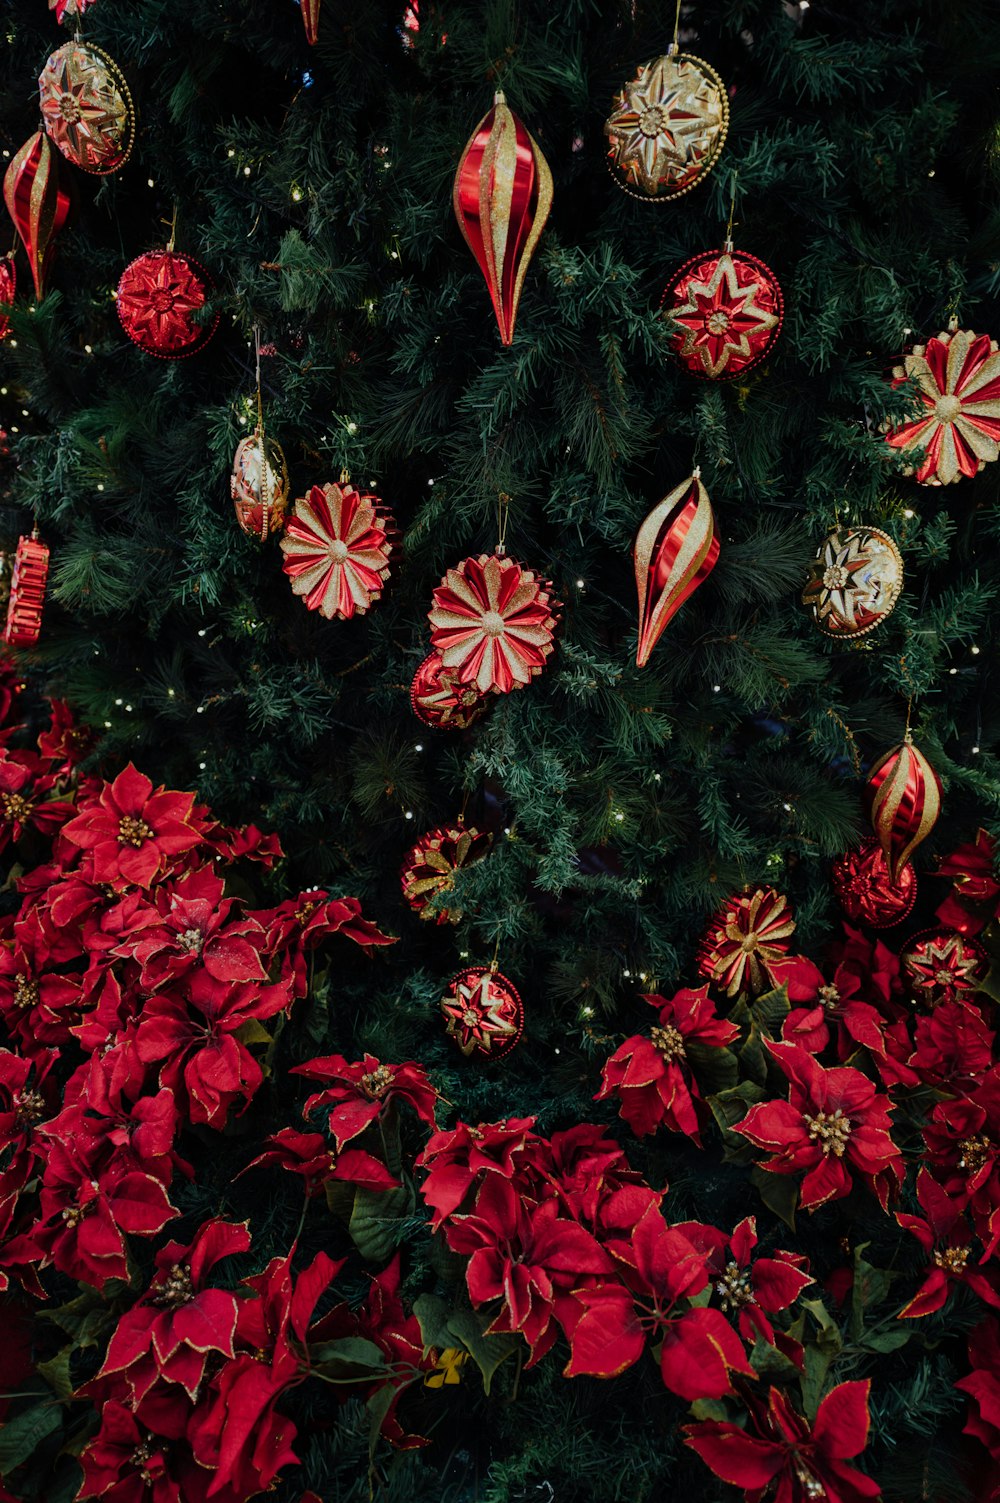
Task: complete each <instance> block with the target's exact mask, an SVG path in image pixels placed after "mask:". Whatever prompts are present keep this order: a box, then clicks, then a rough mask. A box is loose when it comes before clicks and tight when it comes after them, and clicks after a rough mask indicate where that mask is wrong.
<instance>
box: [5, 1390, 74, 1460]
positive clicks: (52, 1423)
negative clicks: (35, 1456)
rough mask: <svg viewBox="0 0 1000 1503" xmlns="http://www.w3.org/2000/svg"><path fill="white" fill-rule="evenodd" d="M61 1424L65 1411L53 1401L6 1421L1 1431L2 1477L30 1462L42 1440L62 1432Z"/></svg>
mask: <svg viewBox="0 0 1000 1503" xmlns="http://www.w3.org/2000/svg"><path fill="white" fill-rule="evenodd" d="M62 1423H63V1412H62V1408H61V1406H60V1405H59V1404H57V1403H56V1402H55V1400H54V1399H44V1400H43V1401H42V1403H40V1404H32V1406H31V1408H30V1409H25V1410H24V1411H23V1412H22V1413H21V1414H15V1416H14V1418H13V1419H5V1420H4V1422H3V1428H2V1429H0V1477H6V1476H8V1475H9V1474H10V1473H11V1472H12V1471H13V1470H14V1468H15V1467H19V1466H20V1465H21V1463H22V1462H24V1461H27V1459H28V1457H29V1456H30V1455H31V1453H32V1452H33V1451H34V1450H36V1449H37V1448H38V1446H40V1445H41V1443H42V1441H43V1440H45V1439H46V1438H47V1437H48V1436H49V1435H52V1434H53V1432H54V1431H56V1430H59V1429H61V1428H62Z"/></svg>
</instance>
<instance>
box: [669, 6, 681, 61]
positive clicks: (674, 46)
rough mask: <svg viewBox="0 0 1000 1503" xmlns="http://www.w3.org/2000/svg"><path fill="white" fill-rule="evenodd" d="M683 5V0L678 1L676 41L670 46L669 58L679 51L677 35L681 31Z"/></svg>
mask: <svg viewBox="0 0 1000 1503" xmlns="http://www.w3.org/2000/svg"><path fill="white" fill-rule="evenodd" d="M682 3H683V0H677V9H676V11H675V12H674V39H673V41H672V42H671V43H670V46H669V47H668V48H667V56H668V57H673V55H674V53H675V52H676V51H677V33H678V32H679V31H680V29H681V5H682Z"/></svg>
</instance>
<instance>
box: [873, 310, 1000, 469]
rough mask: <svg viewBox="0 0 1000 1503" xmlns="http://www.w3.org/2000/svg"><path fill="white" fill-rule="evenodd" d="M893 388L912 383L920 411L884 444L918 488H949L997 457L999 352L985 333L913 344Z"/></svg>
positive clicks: (952, 328) (956, 333) (945, 333)
mask: <svg viewBox="0 0 1000 1503" xmlns="http://www.w3.org/2000/svg"><path fill="white" fill-rule="evenodd" d="M892 374H893V383H892V384H893V386H901V385H902V384H903V383H904V382H906V381H915V382H916V384H917V386H918V388H919V393H920V400H921V401H922V403H923V406H924V411H923V412H922V413H920V414H918V416H916V417H914V418H911V419H910V420H909V421H906V422H903V423H900V424H898V425H897V426H889V427H888V429H887V431H886V435H885V438H886V443H887V444H888V445H889V447H890V448H892V449H895V450H896V451H897V452H898V453H899V454H900V455H902V457H903V458H904V459H906V460H910V457H911V456H914V455H915V454H916V453H917V452H918V451H921V450H922V451H923V458H922V459H920V460H916V459H913V461H912V462H911V463H908V466H907V469H906V473H907V474H909V475H913V476H914V478H915V479H916V480H917V481H919V483H920V484H921V485H952V484H954V482H955V481H957V480H961V479H962V477H963V475H966V476H972V475H976V474H978V473H979V471H980V470H981V469H982V468H983V466H984V465H986V464H989V463H991V462H992V461H993V460H995V459H996V458H997V455H998V453H1000V351H998V349H997V342H996V340H995V339H991V338H990V336H989V335H988V334H975V333H973V331H972V330H971V329H960V328H959V327H958V320H957V319H956V318H953V319H952V320H951V322H950V323H949V325H948V328H947V329H946V330H942V332H941V333H940V334H937V335H935V337H934V338H933V339H929V340H928V341H927V343H926V344H925V345H922V344H916V345H914V346H913V350H912V353H911V354H909V355H907V356H906V357H905V359H904V360H903V363H902V365H898V366H896V367H895V368H894V369H893V373H892Z"/></svg>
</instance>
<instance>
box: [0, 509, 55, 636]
mask: <svg viewBox="0 0 1000 1503" xmlns="http://www.w3.org/2000/svg"><path fill="white" fill-rule="evenodd" d="M48 577H49V548H48V544H47V543H43V542H42V541H41V540H40V538H39V536H38V533H37V531H36V532H33V533H32V534H31V536H30V537H23V538H21V539H20V540H19V541H18V545H17V553H16V554H15V555H14V570H13V573H12V574H11V580H10V600H9V602H8V605H7V625H6V627H5V628H4V634H3V639H4V641H5V642H6V644H7V646H8V647H33V646H34V645H35V643H36V642H37V641H38V635H39V632H40V631H41V629H42V607H43V605H44V604H45V582H46V580H47V579H48Z"/></svg>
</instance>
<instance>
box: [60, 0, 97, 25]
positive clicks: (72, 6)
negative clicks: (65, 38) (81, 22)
mask: <svg viewBox="0 0 1000 1503" xmlns="http://www.w3.org/2000/svg"><path fill="white" fill-rule="evenodd" d="M93 4H94V0H49V10H54V11H55V13H56V20H57V21H58V23H59V25H60V26H61V25H62V23H63V22H64V21H65V20H66V17H67V16H69V17H70V19H73V18H74V17H76V16H82V15H83V13H84V11H85V10H86V9H87V7H88V6H90V5H93Z"/></svg>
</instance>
